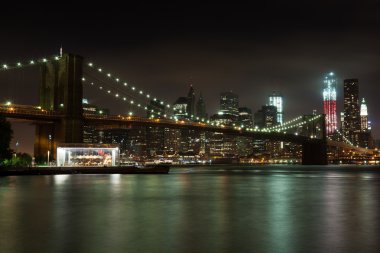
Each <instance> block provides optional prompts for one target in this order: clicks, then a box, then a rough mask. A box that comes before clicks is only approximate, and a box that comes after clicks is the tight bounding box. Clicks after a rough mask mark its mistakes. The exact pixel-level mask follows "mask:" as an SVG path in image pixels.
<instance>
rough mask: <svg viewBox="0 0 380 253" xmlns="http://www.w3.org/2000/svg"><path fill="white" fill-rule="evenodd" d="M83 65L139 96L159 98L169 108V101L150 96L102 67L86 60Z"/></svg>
mask: <svg viewBox="0 0 380 253" xmlns="http://www.w3.org/2000/svg"><path fill="white" fill-rule="evenodd" d="M85 66H88V67H89V68H90V69H92V70H95V71H97V72H98V73H100V74H102V75H103V76H104V77H106V78H108V79H110V80H112V81H113V82H114V83H115V84H118V85H119V86H120V87H123V88H129V89H130V91H132V92H133V93H136V94H138V95H139V96H141V97H144V98H146V99H153V100H154V101H156V100H159V101H160V103H162V105H163V106H164V107H165V108H171V104H170V103H168V102H165V101H164V100H162V99H158V98H156V97H153V98H152V96H151V95H150V94H149V93H147V92H146V91H143V90H142V89H137V88H136V87H135V86H134V85H130V84H129V83H128V82H127V81H124V80H122V79H121V78H119V77H117V76H115V75H114V74H113V73H111V72H109V71H106V70H105V69H104V68H102V67H100V66H97V65H95V64H94V63H93V62H88V63H86V64H85Z"/></svg>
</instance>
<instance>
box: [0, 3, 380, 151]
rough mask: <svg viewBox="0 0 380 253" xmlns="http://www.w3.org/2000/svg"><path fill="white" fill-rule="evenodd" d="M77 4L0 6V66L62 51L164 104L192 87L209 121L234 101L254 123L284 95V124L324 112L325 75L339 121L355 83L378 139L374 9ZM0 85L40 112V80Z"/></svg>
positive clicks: (6, 80) (23, 128)
mask: <svg viewBox="0 0 380 253" xmlns="http://www.w3.org/2000/svg"><path fill="white" fill-rule="evenodd" d="M77 2H79V1H76V2H70V1H66V2H62V3H61V4H60V5H59V6H58V5H52V4H49V3H42V2H38V1H34V3H33V4H32V3H28V4H18V5H13V6H2V8H1V14H0V34H1V37H0V38H1V47H0V63H1V64H3V63H8V64H10V63H13V62H16V61H18V60H29V59H33V58H40V57H44V56H50V55H54V54H58V52H59V48H60V46H61V44H62V45H63V50H64V52H71V53H75V54H79V55H82V56H83V57H85V59H86V60H89V61H93V62H95V63H98V64H100V65H102V66H103V67H104V68H106V69H109V70H111V71H112V72H113V73H115V74H118V76H119V77H121V78H122V79H124V80H127V81H128V82H129V83H131V84H134V85H135V86H136V87H138V88H141V89H143V90H147V91H149V92H150V93H151V94H153V95H156V96H157V97H158V98H163V99H165V100H166V101H168V102H171V103H173V102H174V101H175V100H176V98H177V97H179V96H185V95H186V94H187V91H188V87H189V84H190V83H192V84H193V86H194V88H195V90H196V92H197V96H198V95H199V92H202V94H203V97H204V99H205V101H206V106H207V112H208V113H209V115H211V114H214V113H216V111H217V109H218V103H219V93H220V92H222V91H229V90H231V91H233V92H235V93H237V94H238V95H239V98H240V106H247V107H249V108H251V109H252V111H253V112H254V111H257V110H258V109H259V108H260V107H261V105H263V104H266V103H267V100H268V98H267V97H268V95H269V94H271V93H272V92H273V91H278V92H281V93H282V95H283V96H284V99H285V101H284V103H285V104H284V110H285V119H291V118H293V117H295V116H298V115H301V114H309V113H311V112H312V110H313V109H317V111H318V112H322V88H323V77H324V75H325V74H327V73H328V72H330V71H334V72H335V73H336V75H337V77H338V114H339V112H340V111H341V110H342V109H343V80H344V79H346V78H358V79H359V85H360V97H365V98H366V100H367V104H368V110H369V114H370V115H369V117H370V120H371V121H372V125H373V133H374V137H375V138H376V139H377V138H380V111H379V110H380V109H378V108H380V99H379V98H378V94H379V92H380V85H379V80H380V67H379V66H380V15H379V13H380V9H379V8H378V7H377V6H376V5H375V1H355V2H353V1H318V3H310V2H311V1H267V2H268V3H267V4H263V3H260V4H256V3H255V1H252V2H251V5H248V4H238V3H234V4H232V2H231V3H220V2H213V3H207V4H206V3H196V2H193V1H186V2H185V1H178V3H177V4H162V3H161V4H143V3H141V4H137V3H135V4H129V3H127V2H126V4H124V5H126V6H124V5H121V4H118V3H111V2H110V1H103V2H102V3H101V4H98V3H88V4H83V5H80V6H77ZM10 84H11V85H10ZM0 85H1V92H0V101H1V102H3V101H6V100H7V99H11V100H12V101H14V102H15V103H18V104H28V103H29V104H30V103H34V104H36V103H37V101H38V69H34V70H33V69H24V70H17V71H16V70H13V71H12V72H11V73H10V72H7V73H4V72H0ZM20 91H21V92H20ZM98 94H99V93H98V92H94V91H91V90H89V89H88V87H86V88H85V96H86V97H87V98H88V99H89V100H90V102H93V103H96V104H99V105H100V106H104V107H108V108H110V109H111V112H114V113H115V114H116V113H126V112H127V111H128V108H126V107H125V106H123V103H121V102H117V101H115V102H110V100H109V98H107V97H105V96H104V97H103V96H102V95H98ZM112 101H113V100H112ZM14 130H15V140H18V141H19V142H20V148H19V151H20V150H21V151H28V152H31V151H32V144H31V143H32V140H33V134H34V133H33V127H31V126H30V125H28V124H20V123H15V124H14ZM12 145H14V144H12ZM12 148H14V147H12Z"/></svg>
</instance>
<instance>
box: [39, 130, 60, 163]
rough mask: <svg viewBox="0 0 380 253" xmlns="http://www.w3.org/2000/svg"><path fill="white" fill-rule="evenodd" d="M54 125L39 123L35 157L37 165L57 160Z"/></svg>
mask: <svg viewBox="0 0 380 253" xmlns="http://www.w3.org/2000/svg"><path fill="white" fill-rule="evenodd" d="M54 130H55V129H54V124H44V123H40V124H39V123H37V124H36V130H35V138H34V157H35V159H36V162H37V163H44V162H47V160H48V156H49V161H52V160H55V155H56V154H55V153H56V152H55V150H56V148H57V144H56V142H55V131H54Z"/></svg>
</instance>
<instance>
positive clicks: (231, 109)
mask: <svg viewBox="0 0 380 253" xmlns="http://www.w3.org/2000/svg"><path fill="white" fill-rule="evenodd" d="M219 112H220V113H222V114H230V115H233V116H235V117H238V115H239V97H238V95H236V94H234V93H232V92H222V93H220V110H219Z"/></svg>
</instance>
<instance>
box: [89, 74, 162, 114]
mask: <svg viewBox="0 0 380 253" xmlns="http://www.w3.org/2000/svg"><path fill="white" fill-rule="evenodd" d="M82 82H83V83H86V84H89V85H90V86H97V87H98V88H99V90H101V91H104V93H106V94H108V95H110V96H113V97H114V98H115V99H120V100H121V101H123V102H126V103H128V104H129V105H132V106H134V107H137V108H138V109H140V110H145V111H149V113H150V114H151V115H152V116H153V117H154V116H162V117H164V118H168V116H167V115H166V114H163V115H161V112H159V111H155V110H150V109H149V108H148V107H147V106H144V105H142V104H141V103H137V102H136V101H134V100H133V99H129V98H127V97H126V96H123V95H122V94H120V93H118V92H115V91H113V90H112V89H110V88H107V87H104V86H103V85H100V84H97V83H95V82H92V81H88V80H87V79H86V78H85V77H82ZM128 114H129V115H130V116H132V115H133V112H129V113H128Z"/></svg>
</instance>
